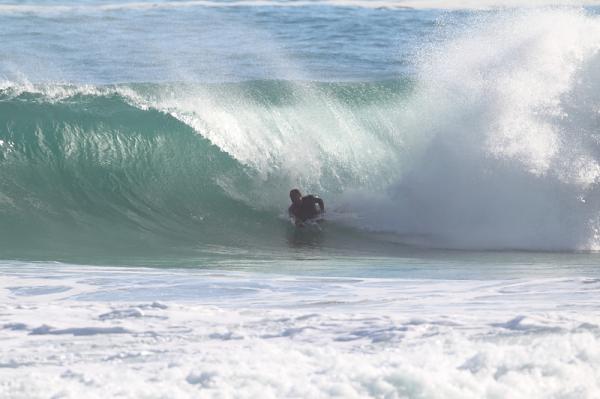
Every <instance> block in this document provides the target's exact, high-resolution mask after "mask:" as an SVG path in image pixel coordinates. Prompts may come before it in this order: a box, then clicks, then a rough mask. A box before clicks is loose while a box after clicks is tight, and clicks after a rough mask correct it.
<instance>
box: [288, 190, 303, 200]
mask: <svg viewBox="0 0 600 399" xmlns="http://www.w3.org/2000/svg"><path fill="white" fill-rule="evenodd" d="M296 195H300V196H301V195H302V194H301V193H300V190H298V189H297V188H293V189H291V190H290V198H293V197H294V196H296Z"/></svg>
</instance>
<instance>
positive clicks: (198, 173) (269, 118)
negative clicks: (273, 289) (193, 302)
mask: <svg viewBox="0 0 600 399" xmlns="http://www.w3.org/2000/svg"><path fill="white" fill-rule="evenodd" d="M404 90H405V83H404V82H385V83H381V84H372V85H366V84H356V85H350V84H319V85H316V84H306V83H292V82H275V81H273V82H248V83H238V84H221V85H196V86H194V87H190V86H187V85H186V86H184V85H177V84H172V85H122V86H111V87H81V86H80V87H73V86H57V85H51V86H14V85H13V86H10V85H9V86H7V87H5V88H4V90H3V91H2V94H1V95H0V119H1V120H4V121H6V123H5V124H4V126H3V128H2V130H1V136H0V140H1V141H0V150H1V151H0V162H1V168H2V173H1V177H0V202H1V203H2V208H1V211H0V223H1V224H2V226H3V228H2V229H1V231H0V234H1V237H0V241H1V242H2V244H0V245H1V247H0V249H1V250H2V252H3V253H6V254H9V255H12V256H18V255H19V254H21V253H23V251H28V252H27V253H29V251H30V250H32V249H34V248H35V249H36V250H39V251H41V252H42V253H43V252H44V251H52V252H53V253H57V254H59V255H60V254H71V253H73V251H75V252H80V253H82V254H89V252H90V251H92V252H93V253H98V254H102V253H107V252H108V253H112V252H114V251H117V252H119V253H132V254H136V253H144V254H149V255H150V256H151V255H152V254H153V253H154V252H157V253H161V254H162V253H164V251H165V250H166V249H172V250H173V251H174V252H176V253H178V254H179V253H181V251H186V250H196V249H204V250H207V249H208V250H209V251H211V252H219V251H226V252H228V251H229V252H232V253H233V252H235V251H236V250H243V249H250V248H263V249H265V248H266V249H278V248H282V247H283V248H287V241H286V240H287V239H288V237H287V236H286V231H287V230H288V223H287V222H286V221H285V220H283V219H284V218H282V214H283V213H284V210H285V208H286V207H287V202H288V201H289V200H288V199H287V192H288V190H289V188H290V187H291V186H292V185H294V184H297V185H300V186H302V187H306V188H307V189H313V190H324V189H323V187H327V190H325V192H326V193H332V194H333V193H341V192H343V190H344V189H345V188H346V187H350V186H353V185H365V186H378V187H379V188H381V187H382V184H381V183H377V184H373V183H372V182H370V181H369V180H368V179H366V178H365V171H368V170H369V169H370V168H372V167H375V165H376V164H377V163H378V162H382V163H383V162H385V161H386V160H387V159H388V158H389V157H390V156H391V155H393V152H390V151H387V149H385V148H383V141H382V142H381V144H379V146H378V145H377V144H376V142H375V141H374V140H373V137H372V136H371V133H370V132H372V131H373V130H374V127H375V125H373V124H381V123H383V122H384V121H385V119H382V118H379V117H378V116H377V114H375V115H371V114H370V112H371V110H372V111H374V112H376V113H389V112H385V110H384V109H382V108H380V107H379V106H378V105H377V104H385V103H389V102H392V101H393V99H394V98H396V97H397V96H399V93H401V92H403V91H404ZM174 93H176V95H174ZM386 98H387V99H386ZM333 103H336V104H337V106H333ZM388 111H389V110H388ZM361 113H363V115H362V116H360V114H361ZM388 128H389V129H390V131H393V129H392V124H391V123H390V125H389V127H388ZM361 129H362V130H361ZM325 131H328V132H330V133H331V134H329V135H327V134H325V133H324V132H325ZM345 133H351V134H352V135H354V138H353V139H352V140H347V139H345V138H344V134H345ZM388 138H389V136H387V137H383V136H382V140H385V139H388ZM359 140H362V141H363V143H362V146H361V147H358V146H356V145H357V143H358V142H359ZM367 147H371V148H370V150H369V151H368V152H369V153H371V155H368V154H367V152H366V151H365V150H364V149H365V148H367ZM377 170H382V168H381V167H378V168H377ZM15 254H16V255H15Z"/></svg>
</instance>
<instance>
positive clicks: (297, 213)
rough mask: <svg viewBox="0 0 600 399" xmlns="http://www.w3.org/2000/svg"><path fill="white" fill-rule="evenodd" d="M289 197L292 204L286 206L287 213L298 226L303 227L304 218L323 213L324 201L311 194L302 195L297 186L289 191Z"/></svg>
mask: <svg viewBox="0 0 600 399" xmlns="http://www.w3.org/2000/svg"><path fill="white" fill-rule="evenodd" d="M290 199H291V200H292V205H290V207H289V208H288V213H289V215H290V217H291V218H292V217H293V218H294V223H295V224H296V226H298V227H303V226H304V222H305V221H306V220H308V219H312V218H315V217H317V216H319V215H321V214H323V213H325V203H324V202H323V200H322V199H321V198H319V197H315V196H313V195H307V196H305V197H303V196H302V194H301V193H300V190H298V189H297V188H295V189H293V190H291V191H290ZM317 205H318V206H319V209H317Z"/></svg>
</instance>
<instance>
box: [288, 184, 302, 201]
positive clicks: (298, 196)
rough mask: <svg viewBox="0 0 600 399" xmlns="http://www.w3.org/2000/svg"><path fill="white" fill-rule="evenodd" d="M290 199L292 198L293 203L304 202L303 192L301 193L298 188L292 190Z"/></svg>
mask: <svg viewBox="0 0 600 399" xmlns="http://www.w3.org/2000/svg"><path fill="white" fill-rule="evenodd" d="M290 199H291V200H292V203H294V204H301V203H302V194H301V193H300V190H298V189H297V188H294V189H293V190H290Z"/></svg>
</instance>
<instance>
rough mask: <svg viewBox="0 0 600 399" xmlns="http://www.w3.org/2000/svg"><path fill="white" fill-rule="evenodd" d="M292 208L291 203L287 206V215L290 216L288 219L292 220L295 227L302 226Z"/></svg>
mask: <svg viewBox="0 0 600 399" xmlns="http://www.w3.org/2000/svg"><path fill="white" fill-rule="evenodd" d="M292 208H293V205H292V206H290V207H289V208H288V215H289V216H290V219H292V220H293V221H294V224H295V225H296V227H304V223H302V221H301V220H300V219H299V218H297V217H296V215H295V214H294V211H293V209H292Z"/></svg>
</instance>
